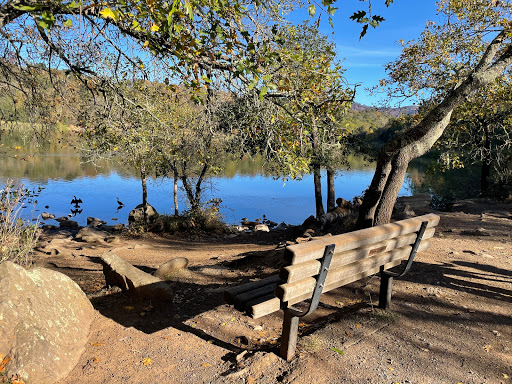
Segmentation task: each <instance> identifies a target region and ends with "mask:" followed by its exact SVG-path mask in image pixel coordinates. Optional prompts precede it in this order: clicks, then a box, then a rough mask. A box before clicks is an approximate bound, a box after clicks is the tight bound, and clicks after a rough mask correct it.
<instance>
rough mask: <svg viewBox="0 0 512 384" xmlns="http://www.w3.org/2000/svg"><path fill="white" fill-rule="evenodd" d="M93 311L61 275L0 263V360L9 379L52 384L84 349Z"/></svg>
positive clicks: (72, 285)
mask: <svg viewBox="0 0 512 384" xmlns="http://www.w3.org/2000/svg"><path fill="white" fill-rule="evenodd" d="M94 317H95V311H94V309H93V307H92V305H91V303H90V302H89V300H88V299H87V297H86V296H85V294H84V293H83V292H82V290H81V289H80V287H79V286H78V285H77V284H76V283H74V282H73V281H72V280H71V279H70V278H69V277H67V276H65V275H63V274H62V273H59V272H55V271H51V270H49V269H45V268H33V269H30V270H25V269H24V268H22V267H20V266H19V265H16V264H14V263H11V262H9V261H6V262H3V263H0V356H4V357H5V360H4V361H7V360H8V361H9V362H8V363H7V364H6V366H5V370H6V373H7V376H8V377H11V376H14V375H19V376H20V378H22V379H23V380H25V381H28V382H30V383H38V384H46V383H56V382H59V381H60V380H61V379H63V378H64V377H66V376H67V375H68V374H69V372H71V370H72V369H73V368H74V367H75V365H76V364H77V362H78V359H79V357H80V355H81V354H82V353H83V351H84V350H85V344H86V343H87V339H88V336H89V328H90V325H91V322H92V320H93V319H94Z"/></svg>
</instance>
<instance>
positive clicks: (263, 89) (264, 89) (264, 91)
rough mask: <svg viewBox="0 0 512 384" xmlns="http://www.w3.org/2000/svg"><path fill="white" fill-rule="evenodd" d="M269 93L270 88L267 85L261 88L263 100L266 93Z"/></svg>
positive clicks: (261, 98)
mask: <svg viewBox="0 0 512 384" xmlns="http://www.w3.org/2000/svg"><path fill="white" fill-rule="evenodd" d="M267 93H268V88H267V87H261V89H260V100H263V97H265V95H266V94H267Z"/></svg>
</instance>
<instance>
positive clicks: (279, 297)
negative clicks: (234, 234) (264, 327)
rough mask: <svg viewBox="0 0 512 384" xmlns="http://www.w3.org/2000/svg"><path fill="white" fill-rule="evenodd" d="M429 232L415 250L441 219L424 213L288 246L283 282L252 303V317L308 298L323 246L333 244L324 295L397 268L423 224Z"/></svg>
mask: <svg viewBox="0 0 512 384" xmlns="http://www.w3.org/2000/svg"><path fill="white" fill-rule="evenodd" d="M424 221H426V222H427V223H428V224H427V229H426V231H425V233H424V235H423V240H422V242H421V243H420V247H419V249H418V251H421V250H424V249H426V248H427V247H428V246H429V245H430V242H429V239H430V238H432V236H434V231H435V227H436V226H437V224H438V223H439V216H437V215H435V214H428V215H424V216H418V217H414V218H412V219H406V220H401V221H397V222H394V223H390V224H385V225H381V226H378V227H372V228H366V229H362V230H358V231H354V232H349V233H344V234H341V235H336V236H331V237H327V238H323V239H319V240H314V241H310V242H307V243H302V244H296V245H291V246H288V247H287V248H286V251H285V260H286V262H287V263H288V265H287V266H285V267H283V268H281V271H280V273H279V277H280V278H281V280H282V283H281V284H279V285H277V286H276V288H275V292H274V293H275V298H274V299H272V297H267V300H261V302H259V303H258V302H255V303H251V306H250V307H251V308H250V309H249V312H250V314H251V315H252V317H254V318H257V317H261V316H264V315H266V314H268V313H272V312H274V311H276V310H278V309H279V308H287V307H289V306H291V305H293V304H296V303H298V302H301V301H304V300H307V299H310V298H311V296H312V294H313V290H314V287H315V284H316V279H315V276H316V275H317V274H318V273H319V270H320V260H319V259H321V258H322V256H323V253H324V249H325V246H327V245H329V244H334V245H335V250H334V255H333V258H332V261H331V265H330V267H329V272H328V274H327V278H326V281H325V286H324V288H323V292H328V291H330V290H332V289H335V288H338V287H341V286H343V285H346V284H349V283H352V282H354V281H357V280H359V279H362V278H364V277H367V276H370V275H373V274H375V273H378V272H379V271H380V270H381V268H382V269H384V270H386V269H389V268H392V267H394V266H396V265H399V264H400V263H401V262H402V260H403V259H406V258H408V257H409V255H410V253H411V250H412V246H413V244H414V242H415V241H416V237H417V233H416V232H418V231H419V229H420V227H421V224H422V223H423V222H424Z"/></svg>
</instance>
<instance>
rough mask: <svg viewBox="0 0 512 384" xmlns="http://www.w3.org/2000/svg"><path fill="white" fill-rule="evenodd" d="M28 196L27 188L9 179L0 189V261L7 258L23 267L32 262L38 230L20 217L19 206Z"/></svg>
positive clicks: (34, 225)
mask: <svg viewBox="0 0 512 384" xmlns="http://www.w3.org/2000/svg"><path fill="white" fill-rule="evenodd" d="M29 197H30V194H29V191H28V190H26V189H25V188H24V187H23V186H15V185H13V184H12V183H11V182H9V181H8V182H7V184H6V186H5V188H4V189H2V190H0V212H1V213H0V214H1V216H0V262H3V261H6V260H9V261H12V262H14V263H16V264H19V265H22V266H25V267H27V266H29V265H31V264H32V253H33V250H34V247H35V245H36V243H37V240H38V238H39V234H40V230H39V227H38V226H37V225H36V224H31V223H28V222H25V221H24V220H23V219H21V218H20V210H21V207H22V206H23V205H24V204H25V203H26V201H27V199H28V198H29Z"/></svg>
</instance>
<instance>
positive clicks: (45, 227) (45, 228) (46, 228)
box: [41, 224, 58, 231]
mask: <svg viewBox="0 0 512 384" xmlns="http://www.w3.org/2000/svg"><path fill="white" fill-rule="evenodd" d="M41 228H42V229H44V230H45V231H54V230H56V229H57V228H58V227H57V226H56V225H51V224H45V225H43V226H42V227H41Z"/></svg>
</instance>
